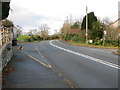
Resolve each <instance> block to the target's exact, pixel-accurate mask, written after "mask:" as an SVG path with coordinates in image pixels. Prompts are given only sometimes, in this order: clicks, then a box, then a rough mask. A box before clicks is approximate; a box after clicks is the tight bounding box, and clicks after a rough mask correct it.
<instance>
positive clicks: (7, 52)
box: [0, 42, 13, 90]
mask: <svg viewBox="0 0 120 90" xmlns="http://www.w3.org/2000/svg"><path fill="white" fill-rule="evenodd" d="M12 56H13V52H12V42H8V43H5V44H4V45H3V46H2V47H1V48H0V90H1V88H2V69H3V68H4V67H5V66H6V65H7V63H8V62H9V61H10V60H11V58H12Z"/></svg>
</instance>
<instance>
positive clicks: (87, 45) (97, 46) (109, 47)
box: [68, 41, 118, 49]
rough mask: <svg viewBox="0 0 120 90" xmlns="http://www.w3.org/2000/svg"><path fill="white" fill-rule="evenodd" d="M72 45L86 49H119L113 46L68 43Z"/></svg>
mask: <svg viewBox="0 0 120 90" xmlns="http://www.w3.org/2000/svg"><path fill="white" fill-rule="evenodd" d="M68 44H70V45H76V46H84V47H93V48H103V49H118V47H112V46H100V45H90V44H85V43H77V42H70V41H69V42H68Z"/></svg>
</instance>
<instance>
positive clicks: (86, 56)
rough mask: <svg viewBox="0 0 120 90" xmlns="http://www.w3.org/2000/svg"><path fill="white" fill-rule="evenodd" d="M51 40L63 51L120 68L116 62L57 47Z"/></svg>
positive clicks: (50, 42)
mask: <svg viewBox="0 0 120 90" xmlns="http://www.w3.org/2000/svg"><path fill="white" fill-rule="evenodd" d="M52 42H53V41H52V40H51V41H49V44H50V45H52V46H54V47H56V48H59V49H61V50H64V51H67V52H69V53H72V54H75V55H78V56H82V57H84V58H88V59H90V60H93V61H96V62H99V63H101V64H104V65H107V66H110V67H113V68H116V69H120V66H119V65H116V64H113V63H110V62H107V61H104V60H101V59H98V58H94V57H91V56H88V55H84V54H80V53H78V52H74V51H72V50H68V49H65V48H62V47H59V46H56V45H54V44H53V43H52Z"/></svg>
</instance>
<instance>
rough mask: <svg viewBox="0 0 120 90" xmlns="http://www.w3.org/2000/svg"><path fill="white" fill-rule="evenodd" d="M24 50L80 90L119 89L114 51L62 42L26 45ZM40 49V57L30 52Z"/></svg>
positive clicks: (116, 57)
mask: <svg viewBox="0 0 120 90" xmlns="http://www.w3.org/2000/svg"><path fill="white" fill-rule="evenodd" d="M24 48H26V49H23V50H24V51H26V52H27V53H28V54H30V55H31V56H33V57H34V58H36V59H39V56H40V55H42V56H43V57H44V58H45V59H42V61H41V62H43V63H45V64H46V65H48V66H51V67H52V68H53V69H54V70H56V71H57V72H58V73H59V74H61V75H62V76H64V77H65V78H66V79H67V80H68V82H69V83H71V84H72V85H73V86H74V87H76V88H118V70H119V69H120V67H119V66H118V56H117V55H114V54H113V53H112V52H114V51H116V50H114V49H98V48H91V47H82V46H72V45H68V44H66V43H63V42H61V41H58V40H54V41H43V42H40V43H36V44H26V45H24ZM30 49H36V50H37V52H38V53H39V54H35V53H34V52H29V50H30Z"/></svg>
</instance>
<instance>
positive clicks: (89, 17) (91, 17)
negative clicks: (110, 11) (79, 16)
mask: <svg viewBox="0 0 120 90" xmlns="http://www.w3.org/2000/svg"><path fill="white" fill-rule="evenodd" d="M95 21H97V17H96V16H95V15H94V12H90V13H89V14H88V29H90V30H91V29H92V23H93V22H95ZM85 28H86V16H84V18H83V22H82V28H81V29H82V30H83V29H85Z"/></svg>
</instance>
